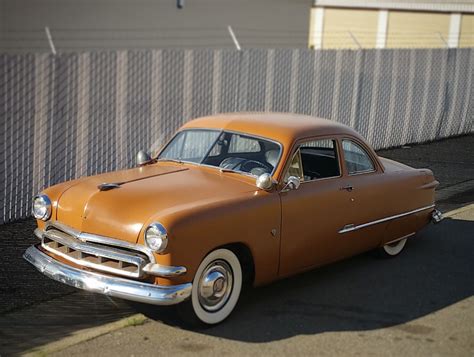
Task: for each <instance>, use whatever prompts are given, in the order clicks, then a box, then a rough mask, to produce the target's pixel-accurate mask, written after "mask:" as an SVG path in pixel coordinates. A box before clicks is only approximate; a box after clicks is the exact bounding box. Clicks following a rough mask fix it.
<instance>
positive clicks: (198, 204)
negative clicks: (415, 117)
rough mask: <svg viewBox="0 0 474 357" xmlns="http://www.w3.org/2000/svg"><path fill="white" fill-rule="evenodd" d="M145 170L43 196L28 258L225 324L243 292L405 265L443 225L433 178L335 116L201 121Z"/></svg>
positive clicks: (64, 276) (46, 268)
mask: <svg viewBox="0 0 474 357" xmlns="http://www.w3.org/2000/svg"><path fill="white" fill-rule="evenodd" d="M138 161H139V162H138V167H136V168H132V169H129V170H123V171H118V172H113V173H106V174H102V175H97V176H92V177H84V178H81V179H77V180H73V181H69V182H65V183H62V184H59V185H55V186H52V187H50V188H48V189H46V190H44V191H43V192H42V193H41V194H39V195H38V196H36V198H35V199H34V203H33V205H34V207H33V215H34V217H35V218H36V219H37V222H38V228H37V229H36V230H35V234H36V236H37V237H38V238H39V239H40V243H38V244H37V245H35V246H31V247H30V248H28V250H27V251H26V252H25V254H24V258H25V259H26V260H27V261H29V262H30V263H31V264H33V265H34V266H35V267H36V268H37V269H38V270H39V271H41V272H42V273H43V274H45V275H47V276H49V277H50V278H52V279H55V280H58V281H60V282H63V283H66V284H69V285H72V286H74V287H77V288H80V289H85V290H89V291H92V292H97V293H102V294H106V295H110V296H114V297H118V298H123V299H128V300H134V301H139V302H144V303H149V304H156V305H172V304H179V305H178V310H179V312H180V313H181V315H182V317H183V318H184V319H186V320H187V321H189V322H193V323H204V324H216V323H219V322H221V321H223V320H224V319H225V318H226V317H228V316H229V314H230V313H231V312H232V310H233V309H234V307H235V305H236V303H237V301H238V299H239V295H240V292H241V289H242V287H243V286H244V285H245V284H251V285H254V286H258V285H262V284H267V283H269V282H272V281H274V280H276V279H280V278H283V277H287V276H290V275H293V274H296V273H300V272H302V271H305V270H308V269H313V268H315V267H318V266H321V265H323V264H328V263H331V262H334V261H337V260H340V259H344V258H347V257H350V256H353V255H355V254H358V253H361V252H365V251H368V250H372V249H379V252H381V254H383V255H386V256H395V255H397V254H399V253H400V252H401V251H402V249H403V248H404V247H405V244H406V241H407V239H408V238H409V237H412V236H414V235H415V233H416V232H417V231H419V230H420V229H421V228H423V227H424V226H425V225H427V224H428V223H429V222H430V221H434V222H438V221H440V220H441V218H442V216H441V213H440V212H439V211H438V210H436V209H435V203H434V192H435V188H436V187H437V186H438V182H437V181H436V180H435V178H434V177H433V173H432V172H431V171H430V170H427V169H414V168H411V167H408V166H406V165H403V164H400V163H397V162H394V161H391V160H388V159H384V158H380V157H378V156H377V154H376V153H375V152H374V151H373V150H372V148H371V147H370V146H369V145H367V143H366V142H365V141H364V139H363V138H362V137H361V136H360V135H358V134H357V133H356V132H355V131H354V130H352V129H350V128H349V127H347V126H344V125H341V124H338V123H336V122H333V121H329V120H325V119H318V118H313V117H308V116H301V115H294V114H283V113H280V114H277V113H266V114H246V113H234V114H223V115H216V116H211V117H205V118H200V119H196V120H192V121H190V122H188V123H187V124H186V125H184V126H183V127H182V128H181V129H180V130H179V131H178V132H177V133H176V135H175V136H174V137H173V138H172V139H171V140H170V141H169V142H168V143H167V144H166V145H165V146H164V147H163V149H162V150H161V151H160V152H159V153H157V154H156V155H148V154H145V153H144V152H140V153H139V155H138Z"/></svg>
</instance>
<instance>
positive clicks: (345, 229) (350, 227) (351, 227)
mask: <svg viewBox="0 0 474 357" xmlns="http://www.w3.org/2000/svg"><path fill="white" fill-rule="evenodd" d="M434 206H435V205H430V206H426V207H422V208H417V209H415V210H413V211H409V212H404V213H400V214H397V215H394V216H390V217H385V218H381V219H378V220H376V221H372V222H367V223H364V224H359V225H357V226H356V225H355V224H347V225H345V226H344V227H343V228H342V229H341V230H340V231H339V233H341V234H342V233H348V232H353V231H357V230H358V229H362V228H366V227H370V226H373V225H374V224H379V223H383V222H387V221H391V220H394V219H397V218H401V217H405V216H409V215H411V214H415V213H418V212H422V211H425V210H427V209H430V208H434Z"/></svg>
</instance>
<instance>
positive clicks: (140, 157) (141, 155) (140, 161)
mask: <svg viewBox="0 0 474 357" xmlns="http://www.w3.org/2000/svg"><path fill="white" fill-rule="evenodd" d="M150 161H152V160H151V156H150V155H149V154H148V153H146V152H145V151H143V150H140V151H139V152H138V154H137V165H138V166H143V165H146V164H148V163H149V162H150Z"/></svg>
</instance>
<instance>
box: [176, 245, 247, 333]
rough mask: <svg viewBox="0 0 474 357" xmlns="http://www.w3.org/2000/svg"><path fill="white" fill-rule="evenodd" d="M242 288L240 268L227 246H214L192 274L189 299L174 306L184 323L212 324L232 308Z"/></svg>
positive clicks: (227, 314)
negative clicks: (225, 247)
mask: <svg viewBox="0 0 474 357" xmlns="http://www.w3.org/2000/svg"><path fill="white" fill-rule="evenodd" d="M241 289H242V267H241V265H240V261H239V259H238V258H237V256H236V255H235V254H234V253H233V252H232V251H231V250H229V249H216V250H214V251H212V252H211V253H209V254H208V255H207V256H206V257H205V258H204V260H203V261H202V262H201V264H200V265H199V268H198V270H197V272H196V275H195V276H194V280H193V287H192V293H191V298H190V299H189V300H188V301H185V302H183V303H181V304H179V305H178V312H179V314H180V316H181V318H182V319H183V320H184V321H185V322H186V323H188V324H190V325H193V326H196V325H202V324H206V325H215V324H218V323H220V322H222V321H224V320H225V319H226V318H227V317H228V316H229V315H230V314H231V312H232V311H233V310H234V308H235V305H237V301H238V300H239V296H240V291H241Z"/></svg>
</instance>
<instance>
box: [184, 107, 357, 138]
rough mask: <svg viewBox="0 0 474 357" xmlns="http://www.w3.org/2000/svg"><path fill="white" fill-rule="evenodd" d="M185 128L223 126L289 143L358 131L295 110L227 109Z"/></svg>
mask: <svg viewBox="0 0 474 357" xmlns="http://www.w3.org/2000/svg"><path fill="white" fill-rule="evenodd" d="M182 128H183V129H189V128H201V129H221V130H228V131H236V132H240V133H247V134H252V135H256V136H261V137H264V138H269V139H272V140H276V141H278V142H280V143H282V144H284V145H289V144H291V143H293V142H294V141H296V140H299V139H303V138H308V137H312V136H323V135H351V136H356V137H359V138H360V135H358V134H357V132H356V131H354V130H353V129H351V128H349V127H348V126H346V125H343V124H340V123H337V122H335V121H332V120H327V119H322V118H316V117H312V116H308V115H301V114H291V113H272V112H267V113H226V114H216V115H212V116H207V117H202V118H198V119H194V120H191V121H189V122H188V123H186V124H185V125H184V126H183V127H182Z"/></svg>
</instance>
